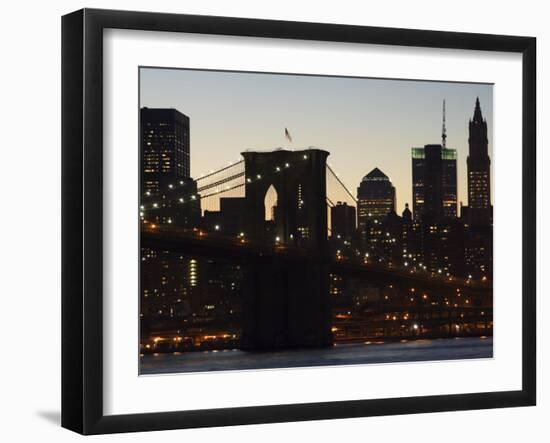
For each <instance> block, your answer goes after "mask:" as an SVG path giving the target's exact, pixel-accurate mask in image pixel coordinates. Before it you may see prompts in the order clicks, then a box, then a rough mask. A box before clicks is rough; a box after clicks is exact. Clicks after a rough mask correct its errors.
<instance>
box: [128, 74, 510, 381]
mask: <svg viewBox="0 0 550 443" xmlns="http://www.w3.org/2000/svg"><path fill="white" fill-rule="evenodd" d="M138 69H139V100H138V102H139V109H137V110H136V112H137V113H139V117H138V118H139V145H140V146H139V152H140V157H139V165H136V167H139V177H140V179H139V180H140V183H139V189H140V191H139V196H136V201H137V203H136V223H139V227H140V229H139V233H140V239H139V294H136V295H135V296H136V297H139V339H140V342H139V344H136V347H137V346H139V373H140V375H155V374H171V373H191V372H203V371H237V370H240V371H242V370H262V369H275V368H304V367H319V366H339V365H365V364H389V363H394V364H398V363H404V362H423V361H424V362H425V361H442V360H465V359H491V358H492V357H493V339H492V337H493V328H494V327H495V325H494V324H493V190H492V185H493V184H492V180H493V172H492V168H493V154H492V153H493V135H492V134H493V133H492V131H493V87H494V85H493V84H490V83H471V82H449V81H423V80H407V79H393V78H387V79H386V78H366V77H345V76H328V75H314V74H295V73H268V72H245V71H222V70H203V69H181V68H177V69H176V68H171V67H157V66H140V67H139V68H138ZM136 149H138V147H136ZM499 201H501V200H499ZM508 295H509V296H514V294H508ZM517 296H518V297H519V296H520V294H517ZM496 327H498V325H496ZM136 358H138V356H137V355H136Z"/></svg>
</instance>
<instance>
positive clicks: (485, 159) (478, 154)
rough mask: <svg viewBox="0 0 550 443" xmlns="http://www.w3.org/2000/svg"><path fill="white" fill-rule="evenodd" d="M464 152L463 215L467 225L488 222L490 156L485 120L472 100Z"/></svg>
mask: <svg viewBox="0 0 550 443" xmlns="http://www.w3.org/2000/svg"><path fill="white" fill-rule="evenodd" d="M468 129H469V138H468V144H469V152H468V160H467V166H468V207H467V208H463V209H464V214H463V218H464V219H465V221H466V223H468V224H469V225H475V226H488V225H491V224H492V215H493V214H492V213H493V206H492V205H491V171H490V170H491V159H490V158H489V151H488V144H489V141H488V138H487V121H486V120H485V119H484V118H483V115H482V113H481V106H480V104H479V98H478V99H476V104H475V109H474V116H473V118H472V119H471V120H470V122H469V127H468Z"/></svg>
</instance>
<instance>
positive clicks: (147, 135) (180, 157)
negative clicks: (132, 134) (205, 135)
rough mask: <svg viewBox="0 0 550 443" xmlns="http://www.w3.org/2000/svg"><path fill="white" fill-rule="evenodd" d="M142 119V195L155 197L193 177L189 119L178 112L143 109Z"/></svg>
mask: <svg viewBox="0 0 550 443" xmlns="http://www.w3.org/2000/svg"><path fill="white" fill-rule="evenodd" d="M140 118H141V164H142V170H141V182H142V192H143V193H146V192H149V193H150V194H152V195H156V194H159V193H161V192H163V191H165V190H166V189H167V187H168V185H169V184H172V183H175V181H176V180H182V179H187V178H189V177H190V161H189V117H187V116H186V115H184V114H182V113H181V112H179V111H177V110H176V109H151V108H142V109H141V112H140Z"/></svg>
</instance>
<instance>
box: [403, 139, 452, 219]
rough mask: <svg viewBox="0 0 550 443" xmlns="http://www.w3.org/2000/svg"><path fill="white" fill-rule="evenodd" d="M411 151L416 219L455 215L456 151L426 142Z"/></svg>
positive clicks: (414, 214)
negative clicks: (426, 143) (421, 146)
mask: <svg viewBox="0 0 550 443" xmlns="http://www.w3.org/2000/svg"><path fill="white" fill-rule="evenodd" d="M411 154H412V181H413V183H412V186H413V216H414V219H415V220H420V219H422V218H423V217H424V216H429V217H431V218H436V219H439V218H442V217H456V216H457V181H456V180H457V179H456V150H455V149H450V148H443V146H442V145H426V146H424V147H423V148H412V151H411Z"/></svg>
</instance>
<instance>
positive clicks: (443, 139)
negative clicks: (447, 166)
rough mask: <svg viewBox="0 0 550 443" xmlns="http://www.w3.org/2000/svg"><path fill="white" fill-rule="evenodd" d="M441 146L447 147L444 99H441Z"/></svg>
mask: <svg viewBox="0 0 550 443" xmlns="http://www.w3.org/2000/svg"><path fill="white" fill-rule="evenodd" d="M441 146H442V147H443V149H446V147H447V127H446V126H445V99H443V127H442V128H441Z"/></svg>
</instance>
